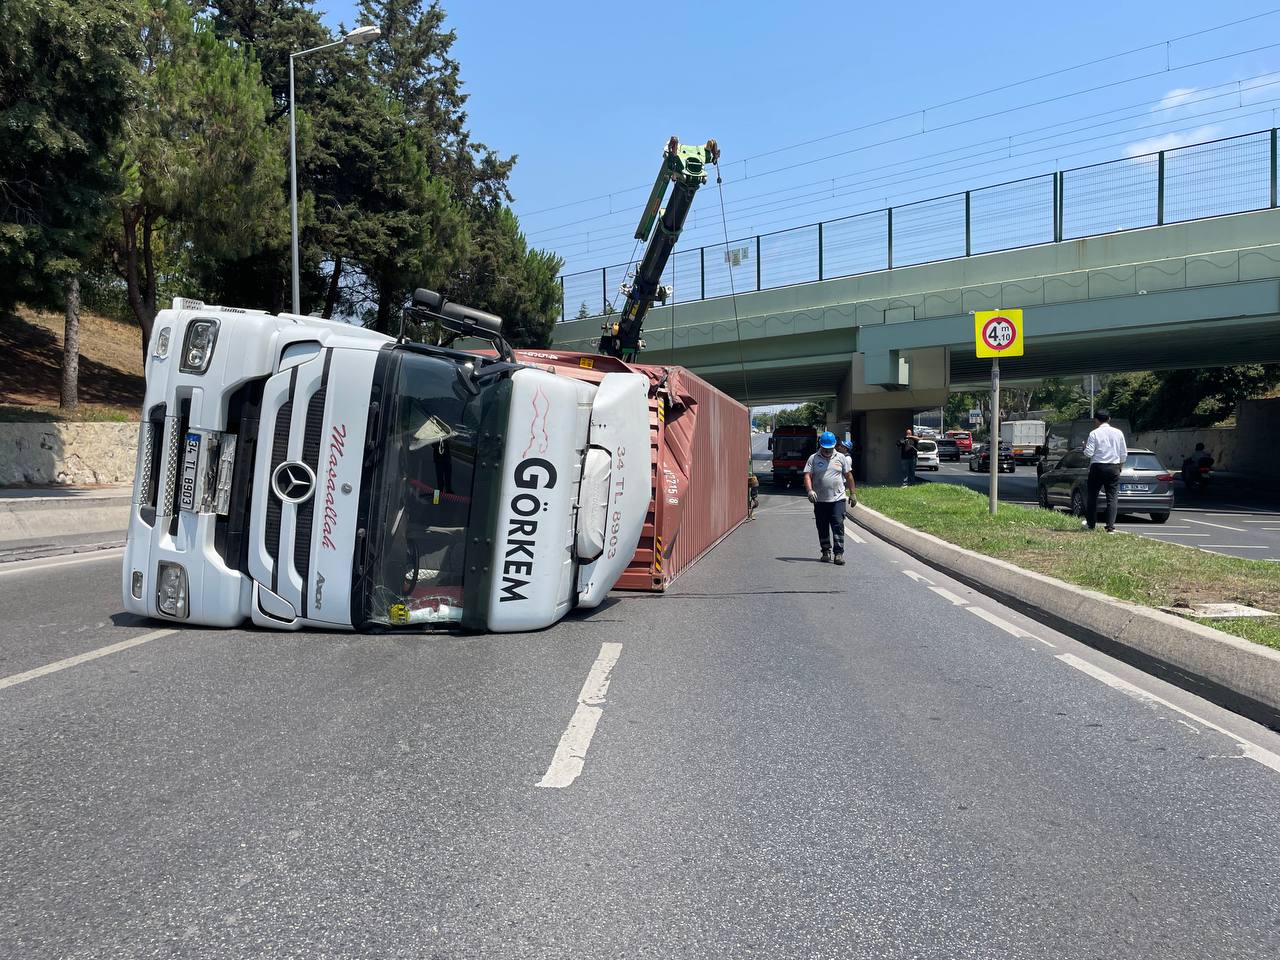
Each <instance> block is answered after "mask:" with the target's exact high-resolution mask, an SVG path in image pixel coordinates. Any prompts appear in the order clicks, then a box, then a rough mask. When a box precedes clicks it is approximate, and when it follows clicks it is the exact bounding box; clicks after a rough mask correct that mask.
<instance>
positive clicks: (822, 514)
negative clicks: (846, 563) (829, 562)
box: [813, 500, 847, 557]
mask: <svg viewBox="0 0 1280 960" xmlns="http://www.w3.org/2000/svg"><path fill="white" fill-rule="evenodd" d="M846 502H847V501H844V500H837V501H836V502H835V503H822V502H821V501H819V502H818V503H815V504H814V505H813V520H814V522H815V523H816V524H817V525H818V543H819V544H821V546H822V549H823V552H825V551H827V550H830V549H831V546H832V544H834V545H835V554H836V556H837V557H838V556H840V554H842V553H844V508H845V503H846Z"/></svg>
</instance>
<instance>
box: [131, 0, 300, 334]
mask: <svg viewBox="0 0 1280 960" xmlns="http://www.w3.org/2000/svg"><path fill="white" fill-rule="evenodd" d="M139 36H140V40H141V44H142V56H141V58H140V60H139V62H138V67H137V76H138V79H139V86H140V90H141V97H140V102H139V106H138V109H137V110H136V111H134V113H133V114H132V115H131V116H130V117H129V119H128V122H127V124H126V132H125V135H124V136H123V137H122V138H121V140H120V141H119V143H118V145H117V158H118V163H119V166H120V169H121V170H123V171H124V173H125V178H126V182H125V188H124V190H123V192H122V193H121V195H120V198H119V216H120V226H121V229H120V232H119V234H118V235H117V238H116V242H115V244H114V249H113V251H112V252H113V257H114V260H115V263H116V266H117V269H118V270H119V272H120V274H121V276H122V277H123V278H124V280H125V283H126V286H127V290H128V298H129V305H130V307H131V308H132V310H133V313H134V316H135V317H136V318H137V320H138V323H139V326H140V327H141V328H142V340H143V348H144V349H145V345H146V343H147V341H148V340H149V339H150V337H151V327H152V324H153V322H154V320H155V314H156V310H157V307H158V303H157V300H158V290H159V284H160V269H159V268H160V266H161V264H162V261H161V257H162V256H167V257H168V258H169V259H170V262H173V260H174V259H175V258H176V257H177V256H178V255H179V253H181V254H182V255H185V256H187V257H189V258H191V259H192V260H201V259H204V260H232V259H235V258H237V257H241V256H244V255H245V254H247V253H251V252H252V251H254V250H256V249H260V248H262V247H264V246H272V245H274V246H277V247H279V246H282V245H283V242H282V235H287V223H288V220H287V216H286V211H285V208H284V203H283V200H282V198H281V196H280V190H279V184H280V182H281V180H282V179H283V178H284V175H285V167H284V161H283V155H284V152H283V150H282V149H281V144H280V134H279V131H278V130H275V129H273V128H271V127H270V126H268V125H267V123H266V120H267V117H268V114H269V113H270V111H271V98H270V94H269V91H268V90H267V88H265V87H264V86H263V84H262V82H261V78H260V73H259V70H258V66H257V64H256V62H255V61H254V59H253V56H252V53H251V52H250V51H246V50H242V49H237V48H236V47H234V46H232V45H229V44H227V43H226V42H224V41H222V40H220V39H218V38H217V37H216V36H215V34H214V32H213V30H212V29H211V25H210V23H209V21H208V20H207V19H204V18H201V17H193V15H192V12H191V9H190V8H189V7H188V6H187V5H186V3H184V2H183V0H149V2H148V5H147V9H146V16H145V19H144V21H143V24H142V29H141V31H140V35H139Z"/></svg>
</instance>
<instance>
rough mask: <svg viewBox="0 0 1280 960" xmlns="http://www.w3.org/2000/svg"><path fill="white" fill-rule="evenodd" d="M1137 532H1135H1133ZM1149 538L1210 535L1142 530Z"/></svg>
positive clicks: (1208, 534)
mask: <svg viewBox="0 0 1280 960" xmlns="http://www.w3.org/2000/svg"><path fill="white" fill-rule="evenodd" d="M1135 532H1137V531H1135ZM1141 532H1142V533H1145V534H1146V535H1147V536H1149V537H1211V536H1213V534H1211V533H1172V532H1171V531H1168V530H1143V531H1141Z"/></svg>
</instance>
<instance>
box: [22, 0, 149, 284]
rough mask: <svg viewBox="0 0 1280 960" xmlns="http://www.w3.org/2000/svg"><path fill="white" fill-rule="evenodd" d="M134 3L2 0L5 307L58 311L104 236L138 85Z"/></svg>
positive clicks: (110, 0) (87, 0)
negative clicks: (120, 136) (116, 145)
mask: <svg viewBox="0 0 1280 960" xmlns="http://www.w3.org/2000/svg"><path fill="white" fill-rule="evenodd" d="M134 12H135V11H134V8H133V7H132V5H131V4H130V3H129V2H127V0H75V2H70V0H0V24H3V29H0V308H7V307H10V306H12V305H13V303H14V302H15V301H16V300H18V299H26V300H34V301H37V302H40V303H42V304H46V305H48V304H51V303H53V302H56V301H58V300H59V299H60V297H61V288H62V284H63V282H64V281H66V280H68V279H70V278H71V277H72V276H74V275H77V274H78V273H79V270H80V261H81V260H82V259H83V257H84V256H85V254H86V253H87V252H88V250H89V249H90V248H91V247H92V245H93V244H94V242H95V241H96V238H97V236H98V234H99V231H100V229H101V227H102V219H103V216H104V214H105V211H106V208H107V204H108V202H109V199H110V196H111V194H112V193H113V192H114V190H115V189H116V186H117V182H118V181H117V175H116V171H115V169H114V168H113V166H112V164H111V162H110V157H109V148H110V144H111V141H112V138H113V137H115V136H116V134H117V133H118V131H119V127H120V120H121V117H122V116H123V115H124V114H125V113H126V112H127V110H128V108H129V105H130V102H131V100H132V98H133V96H134V93H135V88H134V83H133V75H132V70H131V64H132V62H133V60H134V58H135V57H136V54H137V50H136V47H137V41H136V37H135V34H134V31H133V30H132V29H131V28H130V23H131V18H132V17H133V16H134Z"/></svg>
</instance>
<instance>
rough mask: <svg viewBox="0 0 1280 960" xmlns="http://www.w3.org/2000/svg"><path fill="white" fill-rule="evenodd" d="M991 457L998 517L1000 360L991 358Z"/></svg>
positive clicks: (993, 508)
mask: <svg viewBox="0 0 1280 960" xmlns="http://www.w3.org/2000/svg"><path fill="white" fill-rule="evenodd" d="M987 449H988V450H989V451H990V453H991V456H990V457H989V458H988V459H987V464H988V466H987V473H988V475H989V479H990V482H991V484H990V501H991V502H990V504H989V507H988V509H989V510H990V511H991V515H992V516H993V517H994V516H995V515H996V504H997V502H998V495H999V490H1000V358H999V357H992V358H991V440H990V443H988V444H987Z"/></svg>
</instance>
